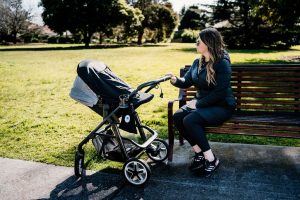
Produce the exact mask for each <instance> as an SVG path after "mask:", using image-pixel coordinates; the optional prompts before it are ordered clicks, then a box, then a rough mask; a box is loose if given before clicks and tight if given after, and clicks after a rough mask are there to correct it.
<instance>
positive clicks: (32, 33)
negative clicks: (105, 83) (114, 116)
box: [0, 0, 300, 169]
mask: <svg viewBox="0 0 300 200" xmlns="http://www.w3.org/2000/svg"><path fill="white" fill-rule="evenodd" d="M61 2H67V3H69V4H63V3H61ZM74 2H77V1H72V0H69V1H59V0H56V1H53V0H51V1H50V0H42V1H41V2H40V6H41V7H40V8H42V9H43V10H44V11H42V13H43V14H42V16H43V17H42V18H43V19H44V21H43V22H42V24H39V23H33V19H34V15H33V13H32V10H30V9H26V8H24V2H23V3H22V1H21V0H1V1H0V3H1V4H0V5H1V12H0V15H1V16H0V19H1V22H0V25H1V27H0V38H1V39H0V42H1V44H2V45H1V46H0V90H1V92H0V141H1V147H0V156H1V157H8V158H18V159H23V160H34V161H39V162H45V163H52V164H56V165H64V166H72V165H73V162H74V152H75V150H76V146H77V145H78V143H79V142H80V141H81V140H82V139H83V138H84V136H85V135H87V134H88V133H89V131H91V130H92V129H93V128H94V127H96V126H97V124H98V123H99V122H100V121H101V117H100V116H98V115H96V114H95V113H94V112H93V111H91V110H90V109H88V108H87V107H85V106H83V105H81V104H79V103H76V102H75V101H74V100H72V99H71V98H70V97H69V92H70V89H71V87H72V83H73V81H74V79H75V76H76V67H77V64H78V63H79V62H80V61H81V60H84V59H96V60H102V61H104V62H105V63H106V64H107V65H108V66H109V67H110V68H111V70H112V71H113V72H114V73H115V74H116V75H118V76H119V77H120V78H121V79H122V80H124V81H126V82H127V83H129V84H130V85H131V86H132V87H136V86H137V85H138V84H140V83H142V82H145V81H149V80H152V79H156V78H159V77H161V76H163V75H164V74H166V73H168V72H173V73H175V74H176V75H179V74H178V73H179V68H180V67H183V66H184V65H186V64H191V63H192V62H193V60H194V59H195V58H197V57H199V55H197V53H196V50H195V45H194V42H195V40H196V38H197V34H198V33H199V31H200V30H202V29H204V28H206V27H215V28H217V29H218V30H220V31H221V33H222V34H223V35H224V40H225V42H226V43H227V44H228V51H229V53H230V56H231V60H232V63H233V64H238V63H259V64H264V63H266V64H267V63H299V57H300V53H299V52H300V45H299V30H300V29H299V25H300V24H299V23H300V21H299V11H300V9H299V2H298V1H272V0H257V1H254V0H253V1H221V0H220V1H210V3H209V4H207V2H206V1H198V2H199V4H195V5H191V6H188V7H184V8H182V9H181V10H179V11H175V10H174V9H173V5H172V3H171V2H172V1H151V0H148V1H127V2H125V1H121V0H120V1H117V0H112V1H103V2H105V3H106V4H105V6H106V7H105V8H110V9H116V10H115V11H116V12H109V13H106V10H105V9H104V8H103V6H104V4H103V3H102V4H101V5H98V4H97V2H99V1H96V0H95V1H82V4H80V3H78V4H75V3H74ZM89 2H94V3H95V4H93V5H89ZM70 5H73V6H71V8H70ZM68 6H69V7H68ZM93 8H98V9H96V10H98V11H101V12H102V13H98V14H99V17H96V16H98V14H97V12H96V11H95V10H93ZM68 9H70V10H69V12H65V11H66V10H68ZM101 9H102V10H101ZM58 11H64V15H63V16H62V15H61V14H62V13H60V12H58ZM75 11H76V12H75ZM81 11H82V13H79V12H81ZM117 11H118V12H117ZM74 13H76V15H75V14H74ZM89 13H93V15H90V14H89ZM14 14H15V15H14ZM17 14H18V15H17ZM14 16H15V18H14ZM16 16H19V18H16ZM78 16H80V17H79V18H78ZM16 19H19V20H17V21H18V22H19V21H20V24H17V23H15V22H16V21H14V20H16ZM13 22H14V23H13ZM21 22H22V23H21ZM17 25H19V26H17ZM86 27H93V28H87V29H85V28H86ZM91 29H92V30H91ZM142 33H143V34H142ZM141 34H142V36H141ZM161 88H162V90H163V92H164V98H163V99H161V98H159V94H160V89H158V90H154V94H155V98H154V100H153V101H151V102H150V103H147V104H145V105H143V106H141V107H140V108H139V109H138V113H139V114H140V117H141V119H142V122H143V123H145V124H147V125H149V126H151V127H153V128H154V129H156V130H158V131H159V133H160V137H161V138H166V137H167V102H168V101H169V100H172V99H175V98H176V97H177V95H178V90H177V89H176V88H174V87H172V86H171V85H170V84H169V83H162V84H161ZM209 139H210V140H211V141H222V142H241V143H253V144H273V145H287V146H300V140H299V139H284V138H269V137H254V136H233V135H221V134H220V135H217V134H215V135H212V134H211V135H209ZM95 156H96V153H95V151H94V150H93V147H92V145H89V146H88V147H87V159H89V158H94V159H93V160H92V161H91V163H90V165H89V167H90V168H91V169H99V168H104V167H107V166H110V167H112V166H113V167H117V168H118V167H121V165H119V164H118V163H114V162H110V161H105V160H102V159H100V158H96V159H95Z"/></svg>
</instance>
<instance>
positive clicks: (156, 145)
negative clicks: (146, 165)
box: [146, 138, 169, 162]
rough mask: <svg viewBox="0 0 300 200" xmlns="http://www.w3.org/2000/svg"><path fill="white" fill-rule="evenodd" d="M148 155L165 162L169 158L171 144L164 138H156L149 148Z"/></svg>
mask: <svg viewBox="0 0 300 200" xmlns="http://www.w3.org/2000/svg"><path fill="white" fill-rule="evenodd" d="M146 153H147V155H148V157H149V158H150V159H151V160H153V161H154V162H163V161H164V160H166V159H167V158H168V155H169V145H168V144H167V143H166V142H165V141H164V140H162V139H159V138H156V139H155V140H154V141H153V142H152V143H151V144H150V145H149V147H148V148H147V150H146Z"/></svg>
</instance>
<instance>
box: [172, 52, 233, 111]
mask: <svg viewBox="0 0 300 200" xmlns="http://www.w3.org/2000/svg"><path fill="white" fill-rule="evenodd" d="M198 66H199V59H196V60H195V61H194V62H193V64H192V66H191V67H190V69H189V70H188V71H187V72H186V74H185V75H184V77H182V78H177V81H176V82H175V83H174V84H173V85H174V86H176V87H179V88H189V87H191V86H192V85H194V86H195V88H196V89H197V94H196V99H197V103H196V107H197V108H200V107H209V106H217V105H218V106H225V107H227V106H228V107H232V108H235V106H236V101H235V98H234V96H233V93H232V89H231V85H230V80H231V64H230V58H229V56H228V54H225V56H224V57H223V58H222V59H221V60H220V61H218V62H217V63H215V64H214V66H213V67H214V70H215V80H216V85H214V84H213V83H211V84H210V85H208V82H207V81H206V74H207V71H206V64H204V65H203V66H202V68H201V70H200V71H199V70H198ZM199 74H200V76H199Z"/></svg>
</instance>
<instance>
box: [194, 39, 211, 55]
mask: <svg viewBox="0 0 300 200" xmlns="http://www.w3.org/2000/svg"><path fill="white" fill-rule="evenodd" d="M196 47H197V52H198V53H200V54H205V53H207V52H208V48H207V46H206V44H204V42H202V40H201V39H200V37H199V38H198V39H197V42H196Z"/></svg>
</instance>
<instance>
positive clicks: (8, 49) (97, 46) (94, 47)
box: [0, 44, 168, 51]
mask: <svg viewBox="0 0 300 200" xmlns="http://www.w3.org/2000/svg"><path fill="white" fill-rule="evenodd" d="M165 46H168V45H157V44H143V45H136V44H131V45H128V44H107V45H94V46H89V47H85V46H67V47H16V48H0V51H54V50H59V51H60V50H87V49H113V48H125V47H165Z"/></svg>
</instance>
